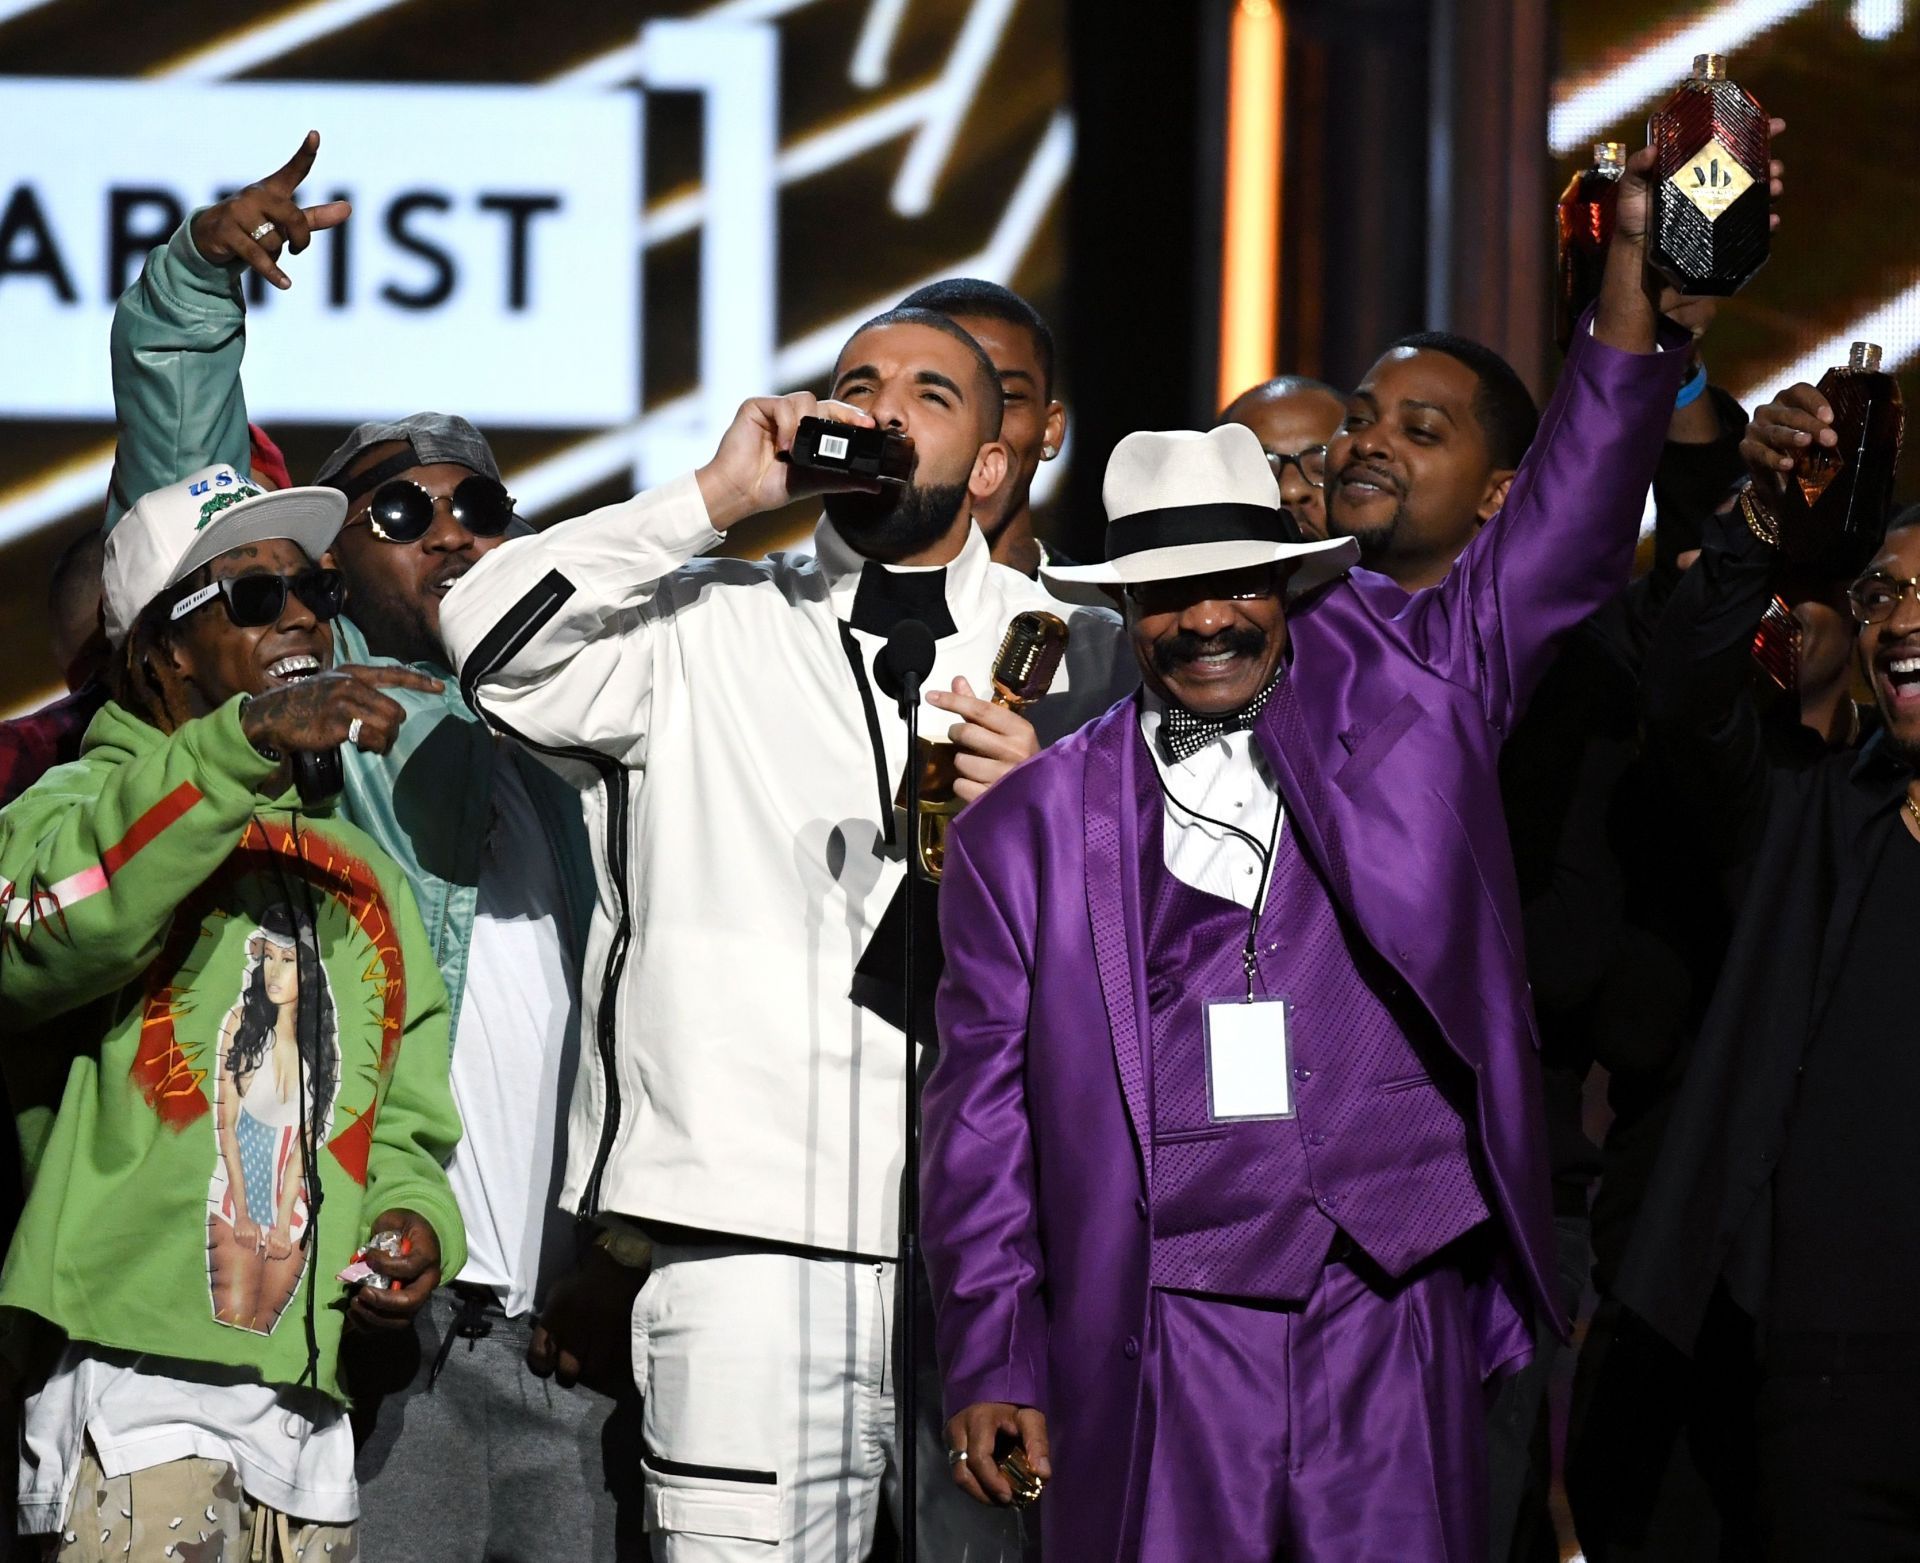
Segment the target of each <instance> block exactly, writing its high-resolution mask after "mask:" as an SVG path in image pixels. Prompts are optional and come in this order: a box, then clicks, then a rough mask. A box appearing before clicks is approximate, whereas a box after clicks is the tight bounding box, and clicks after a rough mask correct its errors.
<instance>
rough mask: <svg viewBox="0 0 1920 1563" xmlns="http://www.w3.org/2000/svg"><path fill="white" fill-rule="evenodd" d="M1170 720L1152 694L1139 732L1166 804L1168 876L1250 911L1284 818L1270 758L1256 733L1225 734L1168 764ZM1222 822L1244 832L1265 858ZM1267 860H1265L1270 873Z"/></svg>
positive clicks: (1143, 710) (1164, 842)
mask: <svg viewBox="0 0 1920 1563" xmlns="http://www.w3.org/2000/svg"><path fill="white" fill-rule="evenodd" d="M1164 712H1165V707H1164V706H1163V705H1162V704H1161V702H1160V700H1159V698H1158V697H1157V696H1155V695H1154V694H1152V693H1151V692H1148V693H1147V694H1145V695H1144V696H1143V697H1142V708H1141V712H1140V732H1141V735H1142V736H1143V737H1144V738H1145V739H1146V741H1147V752H1148V753H1149V754H1151V755H1152V756H1153V763H1154V767H1155V769H1156V770H1158V771H1159V773H1160V781H1161V788H1162V797H1163V799H1164V801H1165V809H1166V811H1165V814H1164V816H1163V819H1164V826H1163V830H1162V846H1163V853H1162V855H1163V858H1164V861H1165V863H1166V866H1167V872H1168V873H1170V874H1171V875H1173V877H1174V878H1175V879H1178V880H1179V881H1180V882H1181V883H1182V884H1186V885H1191V886H1192V887H1193V888H1194V889H1195V890H1203V891H1205V892H1206V893H1207V894H1209V895H1217V896H1220V897H1222V898H1223V899H1225V900H1228V901H1232V902H1234V903H1236V904H1237V905H1240V906H1244V907H1246V908H1247V910H1248V911H1252V910H1253V908H1254V905H1255V904H1256V901H1257V899H1258V898H1259V897H1260V896H1261V895H1262V894H1263V893H1264V890H1265V886H1266V881H1267V879H1268V877H1270V875H1271V872H1272V861H1271V859H1272V851H1273V847H1274V846H1276V845H1277V844H1278V843H1279V839H1280V829H1281V826H1282V824H1283V817H1284V814H1285V809H1284V808H1283V807H1282V805H1281V802H1280V789H1279V788H1278V787H1276V786H1275V785H1274V781H1273V776H1272V773H1271V772H1270V771H1269V770H1268V769H1267V759H1266V756H1265V755H1263V754H1262V753H1261V752H1260V746H1259V745H1258V744H1257V743H1255V742H1254V740H1253V734H1252V733H1251V732H1238V733H1223V734H1222V735H1221V736H1220V737H1218V738H1216V739H1214V740H1213V741H1212V742H1211V743H1209V744H1207V745H1206V747H1204V748H1202V749H1196V750H1195V751H1194V752H1193V753H1192V754H1190V755H1188V756H1187V757H1186V759H1184V760H1181V761H1180V762H1178V763H1177V764H1170V763H1168V760H1167V757H1166V755H1165V753H1164V752H1162V750H1161V748H1160V722H1161V719H1162V717H1163V715H1164ZM1202 815H1205V816H1207V817H1206V818H1204V819H1203V818H1201V817H1200V816H1202ZM1216 821H1219V822H1224V823H1225V824H1228V825H1232V826H1234V827H1235V828H1236V829H1238V830H1241V831H1244V832H1246V834H1247V835H1248V836H1251V837H1252V838H1253V839H1254V840H1255V841H1257V842H1259V843H1260V846H1261V851H1259V852H1256V851H1255V850H1254V849H1253V847H1252V846H1250V845H1249V844H1248V843H1247V842H1246V841H1245V840H1243V839H1242V838H1241V837H1240V836H1238V835H1235V834H1234V832H1233V831H1229V830H1223V829H1222V828H1221V826H1220V824H1219V823H1216ZM1262 853H1265V854H1266V855H1267V862H1266V864H1265V865H1264V866H1265V868H1266V872H1265V873H1263V872H1262V868H1263V864H1262V861H1261V859H1262Z"/></svg>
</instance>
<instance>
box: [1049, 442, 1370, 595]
mask: <svg viewBox="0 0 1920 1563" xmlns="http://www.w3.org/2000/svg"><path fill="white" fill-rule="evenodd" d="M1100 497H1101V499H1102V501H1103V502H1104V503H1105V505H1106V511H1107V562H1106V563H1105V564H1076V565H1045V564H1043V565H1042V566H1041V567H1040V576H1041V579H1042V580H1044V581H1045V582H1046V583H1047V585H1048V587H1049V588H1050V589H1051V590H1052V591H1053V592H1054V593H1055V595H1057V596H1059V597H1062V598H1064V599H1065V600H1066V601H1068V602H1080V603H1093V604H1104V603H1106V602H1107V600H1108V599H1107V595H1106V592H1105V591H1103V590H1102V588H1109V589H1110V588H1113V587H1120V586H1133V585H1137V584H1139V583H1141V582H1145V581H1175V580H1182V579H1184V578H1186V577H1188V576H1194V575H1215V574H1218V573H1219V572H1220V571H1222V570H1243V569H1246V568H1247V567H1249V566H1251V565H1261V564H1279V563H1282V562H1283V561H1285V560H1289V559H1297V560H1299V561H1300V567H1299V569H1297V570H1296V571H1295V572H1294V574H1293V578H1292V579H1291V580H1290V581H1289V582H1288V583H1287V594H1288V595H1289V596H1296V595H1298V594H1299V593H1301V592H1304V591H1311V590H1312V589H1313V588H1314V587H1316V586H1318V585H1320V584H1321V583H1322V582H1325V581H1330V580H1332V579H1333V578H1334V577H1335V576H1336V575H1338V574H1340V573H1341V571H1343V570H1345V569H1346V568H1347V567H1348V566H1349V565H1351V564H1353V563H1355V562H1356V561H1357V560H1358V559H1359V557H1360V545H1359V544H1358V543H1356V542H1355V541H1354V540H1353V539H1352V538H1350V537H1335V538H1329V539H1327V540H1326V541H1325V542H1319V543H1313V542H1307V541H1304V540H1303V539H1302V538H1301V536H1300V530H1299V528H1298V527H1296V526H1295V525H1294V522H1293V517H1292V516H1291V515H1289V514H1288V513H1287V511H1286V509H1285V507H1284V506H1282V504H1281V503H1280V485H1279V483H1278V482H1277V481H1276V480H1275V479H1274V476H1273V468H1272V466H1271V465H1270V464H1269V463H1268V461H1267V453H1266V452H1265V451H1264V450H1262V449H1261V447H1260V441H1259V439H1258V438H1257V437H1256V436H1255V434H1254V432H1253V430H1251V429H1249V428H1246V427H1244V426H1243V425H1241V424H1237V423H1229V424H1226V425H1224V426H1223V427H1221V428H1218V429H1210V430H1208V431H1207V432H1206V433H1205V434H1199V433H1195V432H1194V431H1192V430H1190V429H1174V430H1170V431H1167V432H1165V433H1139V434H1129V435H1128V436H1127V437H1126V438H1125V439H1123V440H1122V441H1121V442H1120V443H1119V444H1118V445H1116V446H1114V448H1113V454H1112V456H1110V457H1108V458H1107V478H1106V482H1105V483H1104V484H1103V485H1102V487H1101V491H1100Z"/></svg>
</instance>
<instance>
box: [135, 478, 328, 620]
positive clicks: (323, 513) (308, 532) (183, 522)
mask: <svg viewBox="0 0 1920 1563" xmlns="http://www.w3.org/2000/svg"><path fill="white" fill-rule="evenodd" d="M346 518H347V496H346V495H345V494H343V493H341V492H340V490H339V489H337V488H282V489H265V488H261V487H259V486H258V485H257V484H255V483H254V482H253V481H252V480H251V479H249V478H245V477H242V476H241V475H240V474H239V473H238V472H235V471H234V470H233V468H231V467H229V466H226V465H224V464H222V465H218V466H212V467H202V468H201V469H200V470H199V471H198V472H196V473H194V474H193V475H192V476H191V477H189V478H187V479H186V480H185V481H184V482H180V483H171V484H169V485H168V486H167V487H165V488H157V489H155V490H154V491H153V492H152V493H151V494H146V495H143V496H142V497H141V499H140V501H139V503H138V504H136V505H135V506H134V507H133V508H132V509H131V510H129V511H128V512H127V513H126V514H125V515H124V516H122V517H121V518H120V521H119V523H118V525H116V526H115V527H114V528H113V530H112V531H111V532H109V533H108V534H107V555H106V565H105V577H104V582H103V585H104V589H105V595H106V620H107V639H108V640H109V641H111V642H112V643H113V644H114V645H116V646H118V645H121V644H123V643H124V642H125V640H126V638H127V635H128V634H129V632H131V631H132V629H133V621H134V620H135V619H137V618H139V617H140V611H141V610H142V609H143V608H145V607H146V606H147V604H148V603H150V602H152V601H153V600H154V598H156V597H158V596H159V595H160V594H161V593H162V592H164V591H165V590H166V589H167V588H168V587H169V586H172V585H174V584H176V583H177V582H180V581H183V580H185V579H186V578H187V577H188V576H189V575H191V574H193V572H194V571H195V570H197V569H199V568H200V566H201V565H203V564H206V563H207V562H208V561H209V560H212V559H217V558H219V557H220V555H222V554H223V553H225V552H227V550H228V549H230V548H242V547H244V546H246V545H247V544H248V543H264V542H267V541H269V540H270V539H274V538H284V539H286V540H287V541H288V542H291V543H297V544H298V545H299V546H300V548H301V550H302V551H303V552H304V553H305V554H306V556H307V557H308V558H309V559H315V560H317V559H318V558H319V557H320V556H321V555H322V554H323V553H325V552H326V551H327V550H328V549H329V548H331V547H332V546H333V539H334V537H335V536H336V535H337V534H338V532H339V531H340V523H341V522H342V521H344V520H346Z"/></svg>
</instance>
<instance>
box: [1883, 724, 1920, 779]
mask: <svg viewBox="0 0 1920 1563" xmlns="http://www.w3.org/2000/svg"><path fill="white" fill-rule="evenodd" d="M1886 718H1887V713H1886V712H1885V711H1884V710H1883V711H1881V713H1880V720H1881V724H1882V725H1881V728H1880V744H1881V747H1882V748H1883V749H1884V750H1885V751H1886V754H1887V757H1888V758H1889V759H1891V760H1892V761H1893V762H1894V763H1895V764H1896V765H1903V766H1905V767H1906V768H1907V769H1908V770H1909V771H1912V772H1913V773H1914V774H1915V775H1916V776H1920V742H1913V743H1908V742H1906V741H1904V740H1902V739H1899V738H1896V737H1895V736H1894V734H1893V728H1892V726H1891V725H1888V724H1887V720H1886Z"/></svg>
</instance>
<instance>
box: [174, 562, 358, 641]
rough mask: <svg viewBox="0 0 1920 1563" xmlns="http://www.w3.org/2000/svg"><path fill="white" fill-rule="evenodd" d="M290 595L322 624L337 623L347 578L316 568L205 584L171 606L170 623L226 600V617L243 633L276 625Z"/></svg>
mask: <svg viewBox="0 0 1920 1563" xmlns="http://www.w3.org/2000/svg"><path fill="white" fill-rule="evenodd" d="M289 592H291V593H292V594H293V595H294V596H295V597H298V598H299V599H300V600H301V601H302V602H303V603H305V604H306V605H307V607H308V608H309V609H310V610H311V611H312V613H313V616H314V617H315V618H316V619H318V620H319V621H320V622H321V623H322V624H325V623H327V622H328V621H329V620H332V619H337V618H339V616H340V610H341V609H342V608H344V607H346V605H347V578H346V577H345V576H344V575H342V574H341V573H340V572H339V571H338V570H323V569H321V568H319V567H318V566H317V565H310V566H308V567H307V568H306V569H304V570H301V571H298V572H297V573H295V574H293V575H273V574H269V573H267V572H265V571H260V572H257V573H255V574H252V575H230V576H228V577H227V578H226V579H225V580H223V581H209V582H208V583H207V584H206V585H205V586H201V587H197V588H195V589H194V590H193V591H190V592H188V593H187V594H186V595H185V596H183V597H182V598H180V600H179V601H178V602H176V603H175V604H174V605H173V611H172V612H171V613H169V614H168V615H167V617H168V618H169V619H170V620H175V621H177V620H180V619H184V618H185V617H186V616H187V615H188V614H189V613H193V612H195V611H196V610H197V609H200V608H204V607H205V606H206V605H207V604H208V603H210V602H212V601H213V599H214V598H216V597H221V598H224V599H225V600H226V605H227V617H228V618H229V619H231V620H232V621H233V623H234V624H235V625H237V626H238V627H239V628H241V629H243V630H250V629H260V628H262V627H263V626H265V625H268V624H278V623H279V622H280V615H281V614H283V613H285V612H286V611H287V594H288V593H289Z"/></svg>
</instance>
